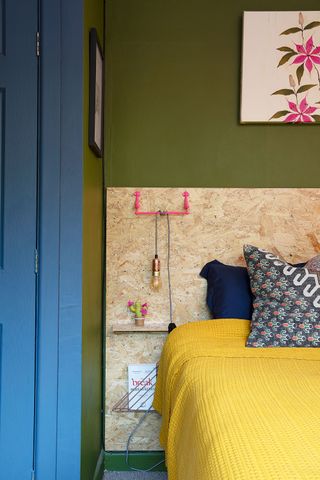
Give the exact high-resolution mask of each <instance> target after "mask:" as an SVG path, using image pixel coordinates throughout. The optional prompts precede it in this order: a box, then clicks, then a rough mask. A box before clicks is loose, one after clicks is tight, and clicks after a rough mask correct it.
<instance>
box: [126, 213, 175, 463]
mask: <svg viewBox="0 0 320 480" xmlns="http://www.w3.org/2000/svg"><path fill="white" fill-rule="evenodd" d="M159 213H160V212H159ZM160 214H161V213H160ZM166 216H167V229H168V253H167V273H168V291H169V317H170V323H169V325H168V332H169V333H170V332H171V331H172V330H173V329H174V328H176V324H175V323H173V321H172V320H173V308H172V287H171V270H170V260H171V229H170V218H169V214H168V213H167V214H166ZM155 217H156V221H155V252H156V254H157V253H158V215H155ZM151 408H152V405H150V407H149V408H148V410H146V411H145V413H144V414H143V415H142V417H141V418H140V420H139V422H138V424H137V425H136V426H135V427H134V429H133V430H132V432H131V433H130V435H129V438H128V441H127V447H126V464H127V466H128V468H129V469H130V470H133V471H134V472H150V471H151V470H153V469H154V468H156V467H158V466H159V465H161V464H162V463H164V460H161V461H160V462H158V463H156V464H155V465H152V466H151V467H150V468H148V469H146V470H141V469H139V468H135V467H132V466H131V465H129V453H130V443H131V440H132V438H133V436H134V435H135V433H136V431H137V430H138V429H139V427H140V426H141V424H142V423H143V422H144V420H145V418H146V417H147V415H148V413H149V412H150V410H151Z"/></svg>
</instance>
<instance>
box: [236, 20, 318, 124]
mask: <svg viewBox="0 0 320 480" xmlns="http://www.w3.org/2000/svg"><path fill="white" fill-rule="evenodd" d="M240 110H241V114H240V115H241V123H257V122H262V123H266V122H270V123H305V124H316V123H318V124H319V123H320V11H319V12H311V11H301V12H299V11H297V12H244V17H243V51H242V88H241V109H240Z"/></svg>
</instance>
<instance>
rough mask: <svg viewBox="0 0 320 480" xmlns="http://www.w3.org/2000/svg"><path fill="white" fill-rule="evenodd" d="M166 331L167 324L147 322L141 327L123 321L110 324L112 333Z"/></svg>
mask: <svg viewBox="0 0 320 480" xmlns="http://www.w3.org/2000/svg"><path fill="white" fill-rule="evenodd" d="M167 331H168V326H167V325H159V324H156V323H154V324H149V325H148V324H147V325H144V326H143V327H137V326H136V325H134V324H131V323H129V324H123V323H115V324H114V325H112V332H113V333H138V332H145V333H146V332H150V333H152V332H153V333H165V332H167Z"/></svg>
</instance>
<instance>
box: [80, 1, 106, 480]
mask: <svg viewBox="0 0 320 480" xmlns="http://www.w3.org/2000/svg"><path fill="white" fill-rule="evenodd" d="M84 8H85V12H84V13H85V15H84V92H85V94H84V106H83V108H84V146H83V148H84V185H83V284H82V288H83V320H82V321H83V328H82V335H83V340H82V344H83V347H82V348H83V351H82V434H81V479H83V480H92V479H93V476H94V472H95V468H96V464H97V460H98V457H99V454H100V451H101V448H102V425H103V417H102V413H101V406H102V335H103V329H102V315H103V311H102V310H103V302H102V279H103V276H102V269H103V164H102V160H101V159H100V158H97V157H96V156H95V155H94V154H93V152H92V151H91V150H90V149H89V147H88V114H89V30H90V28H91V27H95V28H96V29H97V31H98V35H99V38H100V41H101V43H103V31H104V1H103V0H85V2H84ZM101 460H102V457H101Z"/></svg>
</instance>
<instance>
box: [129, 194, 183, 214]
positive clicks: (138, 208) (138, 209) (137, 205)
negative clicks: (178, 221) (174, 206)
mask: <svg viewBox="0 0 320 480" xmlns="http://www.w3.org/2000/svg"><path fill="white" fill-rule="evenodd" d="M134 196H135V197H136V200H135V202H134V209H135V214H136V215H189V214H190V205H189V196H190V194H189V192H183V194H182V196H183V197H184V201H183V209H184V210H183V211H176V210H172V211H171V210H158V211H156V212H152V211H150V212H148V211H147V212H142V211H141V210H140V207H141V204H140V197H141V192H139V191H138V192H134Z"/></svg>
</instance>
